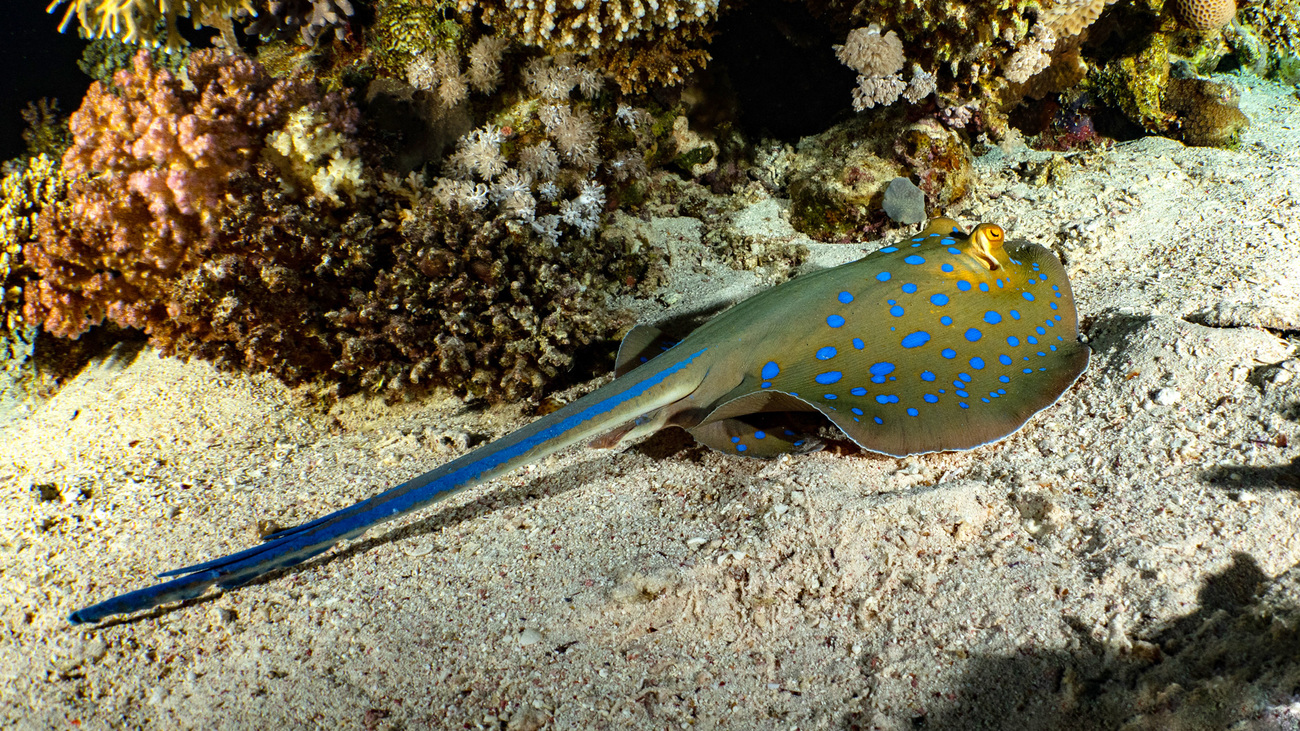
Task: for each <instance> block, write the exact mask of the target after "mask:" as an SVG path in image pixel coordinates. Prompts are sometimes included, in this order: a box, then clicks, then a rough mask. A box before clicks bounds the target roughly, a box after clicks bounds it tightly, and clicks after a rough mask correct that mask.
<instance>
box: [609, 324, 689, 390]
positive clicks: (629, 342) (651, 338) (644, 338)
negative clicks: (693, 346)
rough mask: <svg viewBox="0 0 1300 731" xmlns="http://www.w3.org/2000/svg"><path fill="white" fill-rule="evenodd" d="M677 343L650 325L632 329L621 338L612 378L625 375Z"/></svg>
mask: <svg viewBox="0 0 1300 731" xmlns="http://www.w3.org/2000/svg"><path fill="white" fill-rule="evenodd" d="M677 343H678V341H677V339H675V338H672V337H669V336H668V335H665V334H664V332H663V331H662V330H660V329H659V328H657V327H654V326H652V325H637V326H635V327H633V328H632V329H631V330H629V331H628V333H627V335H624V336H623V342H621V343H619V346H618V356H616V357H615V358H614V377H615V378H619V377H621V376H624V375H627V374H628V373H630V372H632V371H633V370H635V369H636V368H637V367H638V366H640V365H641V364H643V363H648V362H650V360H651V359H653V358H654V357H655V356H657V355H659V354H660V353H664V352H667V351H668V349H670V348H672V347H673V346H674V345H676V344H677Z"/></svg>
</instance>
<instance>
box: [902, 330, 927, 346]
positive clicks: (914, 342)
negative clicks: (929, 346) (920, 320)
mask: <svg viewBox="0 0 1300 731" xmlns="http://www.w3.org/2000/svg"><path fill="white" fill-rule="evenodd" d="M928 342H930V333H928V332H926V331H924V330H918V331H916V332H914V333H912V334H911V335H908V336H907V337H905V338H903V341H902V343H901V345H902V346H903V347H904V348H919V347H921V346H922V345H925V344H926V343H928Z"/></svg>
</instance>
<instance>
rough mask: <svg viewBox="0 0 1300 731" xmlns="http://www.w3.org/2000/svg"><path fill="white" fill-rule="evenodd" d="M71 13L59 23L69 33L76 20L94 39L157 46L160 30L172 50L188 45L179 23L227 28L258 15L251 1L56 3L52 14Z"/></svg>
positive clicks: (56, 0) (70, 0)
mask: <svg viewBox="0 0 1300 731" xmlns="http://www.w3.org/2000/svg"><path fill="white" fill-rule="evenodd" d="M62 5H67V6H68V9H67V10H66V11H65V12H64V14H63V20H62V21H60V23H59V30H61V31H62V30H66V29H67V27H68V25H69V24H70V23H71V22H72V19H73V18H74V17H75V18H76V19H77V22H78V23H79V24H80V27H81V30H82V32H83V33H84V34H85V35H87V36H89V37H91V38H116V39H118V40H122V41H126V42H127V43H146V44H150V45H154V44H157V43H158V42H159V40H158V35H157V34H158V29H159V28H165V29H166V36H165V38H164V39H163V43H165V44H166V46H167V47H168V48H176V47H179V46H181V45H183V44H184V41H183V40H182V39H181V35H180V32H179V31H178V30H177V28H176V19H177V18H180V17H188V18H191V19H192V20H193V21H194V22H196V23H202V24H207V25H214V26H225V25H227V24H228V23H229V20H230V18H232V17H234V16H236V15H239V14H249V15H252V14H254V9H253V5H252V3H251V2H250V0H115V1H111V2H105V1H104V0H54V2H52V3H50V7H49V10H50V11H51V12H53V11H54V10H55V9H57V8H58V7H60V6H62Z"/></svg>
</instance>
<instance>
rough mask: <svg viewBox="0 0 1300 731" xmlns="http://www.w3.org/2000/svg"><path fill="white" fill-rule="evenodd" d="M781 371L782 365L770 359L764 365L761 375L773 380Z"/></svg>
mask: <svg viewBox="0 0 1300 731" xmlns="http://www.w3.org/2000/svg"><path fill="white" fill-rule="evenodd" d="M780 372H781V366H779V365H777V364H776V361H774V360H769V361H768V362H767V365H765V366H763V370H762V371H760V373H759V375H761V376H763V378H765V379H768V380H771V379H773V378H776V375H777V374H778V373H780Z"/></svg>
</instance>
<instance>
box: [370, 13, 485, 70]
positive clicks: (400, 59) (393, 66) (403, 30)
mask: <svg viewBox="0 0 1300 731" xmlns="http://www.w3.org/2000/svg"><path fill="white" fill-rule="evenodd" d="M465 21H466V18H464V17H462V16H459V15H458V13H457V11H456V8H455V6H454V3H453V2H452V0H444V1H434V2H429V3H413V2H410V1H409V0H380V2H379V4H378V5H377V6H376V7H375V21H374V23H373V24H372V25H371V26H370V28H369V30H368V31H367V33H368V35H367V40H368V42H369V46H370V52H371V54H372V58H374V60H375V62H376V63H377V64H378V65H379V66H380V67H381V68H383V69H385V70H387V71H388V72H389V73H390V74H393V75H395V76H399V77H404V76H405V75H406V66H407V64H409V63H410V62H411V61H412V60H414V59H415V58H416V57H418V56H422V55H424V54H427V53H431V52H435V51H438V50H439V49H444V48H452V49H456V50H460V49H459V47H458V46H459V43H460V40H461V36H462V34H463V30H462V24H463V23H464V22H465Z"/></svg>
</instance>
